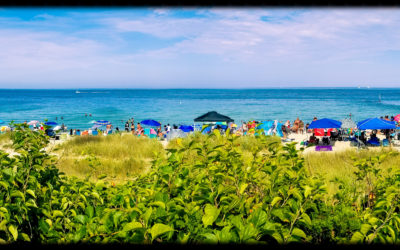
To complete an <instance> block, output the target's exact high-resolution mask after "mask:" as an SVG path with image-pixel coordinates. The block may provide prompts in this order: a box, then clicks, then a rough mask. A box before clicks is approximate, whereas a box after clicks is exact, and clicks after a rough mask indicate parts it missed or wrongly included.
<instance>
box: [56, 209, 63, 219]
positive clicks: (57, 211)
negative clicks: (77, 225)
mask: <svg viewBox="0 0 400 250" xmlns="http://www.w3.org/2000/svg"><path fill="white" fill-rule="evenodd" d="M63 216H64V213H63V212H61V211H60V210H53V218H55V217H63Z"/></svg>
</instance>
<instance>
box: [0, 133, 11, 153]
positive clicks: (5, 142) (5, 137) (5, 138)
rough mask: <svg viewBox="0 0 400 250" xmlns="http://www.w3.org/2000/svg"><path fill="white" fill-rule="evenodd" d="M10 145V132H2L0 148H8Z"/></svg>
mask: <svg viewBox="0 0 400 250" xmlns="http://www.w3.org/2000/svg"><path fill="white" fill-rule="evenodd" d="M11 145H12V141H11V138H10V133H9V132H6V133H3V134H0V149H2V148H9V147H11Z"/></svg>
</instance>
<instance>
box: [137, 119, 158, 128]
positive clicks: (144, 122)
mask: <svg viewBox="0 0 400 250" xmlns="http://www.w3.org/2000/svg"><path fill="white" fill-rule="evenodd" d="M140 123H141V124H143V125H147V126H153V127H158V126H160V125H161V123H159V122H158V121H154V120H143V121H141V122H140Z"/></svg>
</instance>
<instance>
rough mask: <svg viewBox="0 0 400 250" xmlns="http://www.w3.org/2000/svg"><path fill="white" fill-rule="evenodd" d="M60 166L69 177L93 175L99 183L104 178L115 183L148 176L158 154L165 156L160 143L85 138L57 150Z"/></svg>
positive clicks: (111, 137) (125, 137)
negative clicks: (143, 175)
mask: <svg viewBox="0 0 400 250" xmlns="http://www.w3.org/2000/svg"><path fill="white" fill-rule="evenodd" d="M55 152H56V153H57V154H58V155H59V160H58V162H57V166H58V168H59V169H60V171H61V172H64V173H65V174H66V175H72V176H76V177H79V178H84V177H87V176H90V178H89V179H90V180H93V181H95V180H96V179H97V178H99V177H100V176H101V175H105V176H106V179H108V180H112V181H113V182H115V183H121V182H123V181H125V180H128V179H132V178H134V177H135V176H137V175H138V174H141V173H145V172H146V171H147V170H148V168H149V167H150V166H151V161H152V160H153V159H154V158H155V156H156V155H160V157H163V155H165V153H164V150H163V146H162V145H161V143H160V142H158V141H157V140H151V139H148V138H138V137H135V136H132V135H129V134H127V135H109V136H97V137H94V136H82V137H76V138H73V139H71V140H69V141H67V142H65V143H64V144H61V145H60V146H59V147H57V148H56V149H55Z"/></svg>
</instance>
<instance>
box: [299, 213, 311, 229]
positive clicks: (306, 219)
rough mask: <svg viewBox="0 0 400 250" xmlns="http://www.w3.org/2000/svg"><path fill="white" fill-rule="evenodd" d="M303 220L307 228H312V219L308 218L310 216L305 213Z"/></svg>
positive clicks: (302, 216)
mask: <svg viewBox="0 0 400 250" xmlns="http://www.w3.org/2000/svg"><path fill="white" fill-rule="evenodd" d="M301 219H302V222H304V223H305V224H306V225H307V226H311V219H310V216H308V214H306V213H303V214H302V215H301Z"/></svg>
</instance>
